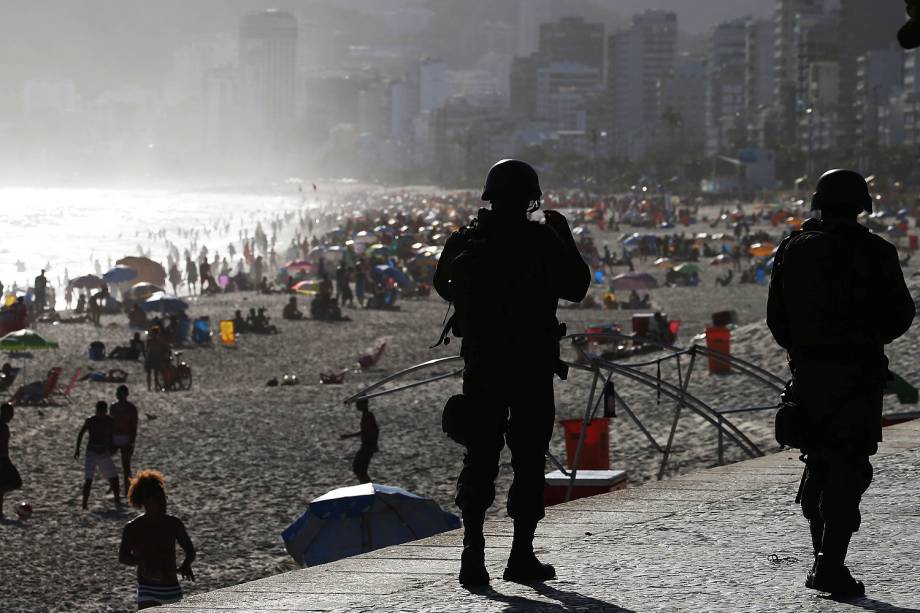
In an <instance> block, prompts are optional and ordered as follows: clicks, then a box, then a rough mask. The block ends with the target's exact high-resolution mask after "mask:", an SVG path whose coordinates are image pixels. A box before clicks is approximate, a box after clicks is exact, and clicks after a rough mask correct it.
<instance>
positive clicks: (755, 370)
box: [563, 332, 786, 391]
mask: <svg viewBox="0 0 920 613" xmlns="http://www.w3.org/2000/svg"><path fill="white" fill-rule="evenodd" d="M589 337H590V338H611V339H618V340H625V341H633V342H636V341H638V342H640V343H642V344H643V345H654V346H656V347H658V348H659V349H661V350H663V351H669V352H671V354H672V355H670V356H666V357H664V358H661V360H665V359H670V358H672V357H676V356H677V355H682V354H686V353H689V352H696V353H700V354H702V355H704V356H705V357H711V358H713V359H714V360H719V361H721V362H725V363H727V364H729V365H731V366H733V367H736V368H738V370H740V371H742V372H744V373H745V374H747V375H750V376H752V377H754V378H755V379H757V380H758V381H760V382H761V383H763V384H765V385H768V386H770V387H774V388H776V389H778V390H779V391H782V390H783V389H784V388H785V386H786V381H785V380H783V379H782V378H781V377H779V376H778V375H775V374H773V373H772V372H770V371H769V370H766V369H764V368H761V367H760V366H757V365H756V364H752V363H751V362H748V361H747V360H743V359H741V358H739V357H736V356H733V355H731V354H729V353H724V352H722V351H717V350H715V349H710V348H708V347H705V346H703V345H698V344H696V343H693V344H692V345H690V346H689V347H678V346H676V345H669V344H667V343H663V342H661V341H659V340H657V339H653V338H648V337H646V336H641V335H629V334H623V333H622V332H596V333H594V332H592V333H591V334H588V333H586V332H580V333H578V334H569V335H567V336H564V337H563V340H565V339H571V340H577V339H586V340H587V339H588V338H589ZM661 360H652V361H651V362H650V363H654V362H657V361H661Z"/></svg>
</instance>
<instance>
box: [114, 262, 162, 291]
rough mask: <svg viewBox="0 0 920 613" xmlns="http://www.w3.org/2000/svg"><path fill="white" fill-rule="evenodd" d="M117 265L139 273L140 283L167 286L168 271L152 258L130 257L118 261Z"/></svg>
mask: <svg viewBox="0 0 920 613" xmlns="http://www.w3.org/2000/svg"><path fill="white" fill-rule="evenodd" d="M115 264H117V265H119V266H127V267H128V268H133V269H134V270H136V271H137V277H135V279H137V280H138V281H146V282H147V283H153V284H154V285H159V286H161V287H162V286H164V285H166V269H165V268H163V266H162V265H161V264H160V263H159V262H154V261H153V260H151V259H150V258H145V257H138V256H128V257H124V258H121V259H120V260H117V261H116V262H115Z"/></svg>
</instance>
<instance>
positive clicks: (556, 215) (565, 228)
mask: <svg viewBox="0 0 920 613" xmlns="http://www.w3.org/2000/svg"><path fill="white" fill-rule="evenodd" d="M543 217H544V218H545V219H546V225H548V226H549V227H550V228H552V229H553V230H555V231H556V232H557V233H558V234H559V236H566V235H567V234H571V231H570V230H569V222H568V220H567V219H566V218H565V215H563V214H562V213H560V212H559V211H554V210H552V209H549V210H546V211H543Z"/></svg>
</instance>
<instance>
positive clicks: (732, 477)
mask: <svg viewBox="0 0 920 613" xmlns="http://www.w3.org/2000/svg"><path fill="white" fill-rule="evenodd" d="M885 439H886V440H885V443H884V444H883V445H882V448H881V450H880V451H879V454H878V455H877V456H875V457H874V458H873V465H874V467H875V481H874V482H873V484H872V487H871V488H870V489H869V492H868V494H867V495H866V497H865V498H864V500H863V506H862V509H863V527H862V529H861V530H860V532H859V533H858V534H856V535H855V536H854V538H853V544H852V545H851V547H850V555H849V557H848V565H849V566H850V568H851V570H852V571H853V574H854V576H856V577H857V578H860V579H862V580H863V581H864V582H865V583H866V591H867V596H866V597H865V598H862V599H858V600H854V601H849V602H836V601H833V600H830V599H828V598H826V597H822V596H821V595H820V594H819V593H817V592H814V591H811V590H808V589H806V588H805V587H804V585H803V583H804V578H805V572H806V570H807V569H808V568H809V567H810V565H811V561H812V553H811V545H810V541H809V536H808V529H807V524H806V522H805V520H804V519H803V518H802V517H801V513H800V511H799V509H798V508H797V507H796V506H795V504H794V502H793V499H794V497H795V492H796V489H797V487H798V484H799V479H800V477H801V473H802V464H801V463H800V462H799V461H798V458H797V455H796V454H794V453H792V452H785V453H778V454H775V455H770V456H766V457H763V458H757V459H754V460H750V461H747V462H741V463H738V464H733V465H730V466H724V467H718V468H713V469H710V470H705V471H701V472H697V473H693V474H689V475H685V476H681V477H678V478H675V479H671V480H669V481H660V482H651V483H648V484H646V485H644V486H642V487H637V488H632V489H627V490H622V491H619V492H613V493H610V494H605V495H602V496H595V497H593V498H586V499H582V500H576V501H574V502H571V503H568V504H565V505H559V506H555V507H552V508H550V509H547V516H546V519H545V520H544V521H543V522H541V523H540V527H539V530H538V533H537V541H536V546H537V549H538V550H539V551H538V554H539V555H540V557H541V558H542V559H543V560H545V561H547V562H550V563H552V564H554V565H555V566H556V571H557V574H558V576H559V578H558V579H557V580H555V581H550V582H548V583H546V584H544V585H534V586H524V585H516V584H513V583H507V582H505V581H502V579H501V572H502V569H503V568H504V562H505V559H506V558H507V555H508V551H509V548H510V545H511V532H512V528H511V523H510V520H509V521H494V522H490V523H489V524H488V525H487V527H486V531H487V537H486V538H487V544H488V547H489V548H488V550H487V552H486V556H487V563H488V566H489V572H490V573H491V574H492V577H493V580H492V586H491V588H490V589H489V590H484V591H482V592H478V593H471V592H468V591H466V590H464V589H461V588H460V587H459V586H458V585H457V580H456V574H457V570H458V568H459V559H460V542H461V532H460V531H455V532H450V533H446V534H442V535H438V536H436V537H433V538H430V539H425V540H421V541H416V542H414V543H410V544H407V545H402V546H399V547H390V548H388V549H382V550H379V551H375V552H372V553H370V554H366V555H363V556H360V557H355V558H350V559H347V560H342V561H339V562H336V563H333V564H328V565H325V566H321V567H316V568H313V569H305V570H299V571H294V572H290V573H286V574H282V575H278V576H274V577H270V578H267V579H262V580H259V581H254V582H251V583H245V584H241V585H237V586H234V587H230V588H226V589H223V590H218V591H215V592H210V593H207V594H201V595H198V596H195V597H191V598H188V599H186V600H185V601H183V602H182V603H181V604H180V605H177V606H174V607H170V608H168V609H166V610H170V611H176V612H184V613H188V612H190V611H217V610H221V611H224V610H230V611H461V612H463V611H470V612H472V611H477V612H478V611H502V612H513V611H861V610H869V611H920V420H918V421H915V422H911V423H906V424H901V425H899V426H894V427H892V428H888V429H886V430H885Z"/></svg>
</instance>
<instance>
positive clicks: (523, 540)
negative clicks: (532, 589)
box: [502, 519, 556, 583]
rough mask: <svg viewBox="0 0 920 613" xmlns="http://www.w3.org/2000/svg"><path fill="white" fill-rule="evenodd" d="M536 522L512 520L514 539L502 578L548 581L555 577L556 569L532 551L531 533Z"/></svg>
mask: <svg viewBox="0 0 920 613" xmlns="http://www.w3.org/2000/svg"><path fill="white" fill-rule="evenodd" d="M536 530H537V524H536V522H523V521H520V520H517V519H516V520H514V539H513V540H512V541H511V555H510V556H508V565H507V566H505V572H504V574H502V578H503V579H504V580H505V581H514V582H515V583H533V582H539V581H548V580H549V579H554V578H555V577H556V569H555V568H553V567H552V565H550V564H544V563H542V562H540V560H538V559H537V556H536V555H534V552H533V535H534V532H536Z"/></svg>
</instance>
